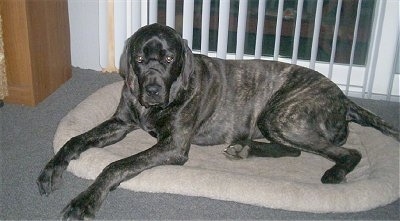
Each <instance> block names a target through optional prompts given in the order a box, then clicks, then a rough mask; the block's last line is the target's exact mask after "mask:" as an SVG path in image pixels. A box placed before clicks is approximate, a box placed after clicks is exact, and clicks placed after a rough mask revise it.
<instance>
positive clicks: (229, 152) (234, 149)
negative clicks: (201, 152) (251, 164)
mask: <svg viewBox="0 0 400 221" xmlns="http://www.w3.org/2000/svg"><path fill="white" fill-rule="evenodd" d="M249 149H250V147H249V146H247V145H246V146H242V145H240V144H232V145H229V146H228V147H227V148H225V150H224V154H225V156H226V157H227V158H228V159H236V160H237V159H245V158H247V157H248V156H249Z"/></svg>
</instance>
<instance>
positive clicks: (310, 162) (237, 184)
mask: <svg viewBox="0 0 400 221" xmlns="http://www.w3.org/2000/svg"><path fill="white" fill-rule="evenodd" d="M122 84H123V83H122V82H116V83H113V84H110V85H108V86H105V87H103V88H101V89H99V90H98V91H97V92H95V93H94V94H92V95H91V96H89V97H88V98H86V99H85V100H84V101H82V102H81V103H80V104H79V105H78V106H77V107H75V108H74V109H73V110H71V111H70V112H69V113H68V114H67V115H66V116H65V117H64V118H63V119H62V121H61V122H60V124H59V126H58V129H57V131H56V134H55V138H54V151H55V152H57V151H58V150H59V149H60V148H61V147H62V145H63V144H64V143H65V142H66V141H68V140H69V139H70V138H71V137H73V136H76V135H79V134H81V133H83V132H85V131H87V130H89V129H91V128H93V127H94V126H96V125H98V124H99V123H101V122H103V121H104V120H106V119H108V118H109V117H111V115H112V114H113V113H114V110H115V108H116V107H117V104H118V102H119V98H120V92H121V88H122ZM350 131H351V133H350V135H349V138H348V141H347V143H346V144H345V146H346V147H348V148H353V149H357V150H359V151H360V152H361V153H362V155H363V158H362V160H361V162H360V164H359V165H358V166H357V167H356V168H355V169H354V171H352V172H351V173H350V174H348V175H347V182H345V183H343V184H338V185H330V184H322V183H321V182H320V178H321V176H322V175H323V173H324V172H325V171H326V170H327V169H329V168H330V167H331V166H333V162H331V161H328V160H327V159H324V158H322V157H320V156H317V155H313V154H308V153H304V152H303V153H302V154H301V156H300V157H297V158H279V159H273V158H247V159H242V160H230V159H228V158H226V157H225V156H224V154H223V151H224V149H225V148H226V147H227V145H217V146H206V147H204V146H202V147H200V146H196V145H192V148H191V150H190V153H189V161H188V162H187V163H186V164H185V165H184V166H159V167H155V168H153V169H150V170H146V171H144V172H142V173H141V174H139V175H138V176H136V177H135V178H133V179H131V180H128V181H126V182H123V183H121V187H122V188H126V189H129V190H133V191H144V192H153V193H155V192H157V193H159V192H163V193H173V194H181V195H188V196H202V197H208V198H212V199H218V200H226V201H235V202H240V203H245V204H251V205H257V206H264V207H269V208H277V209H285V210H292V211H307V212H318V213H323V212H355V211H363V210H369V209H372V208H375V207H378V206H382V205H386V204H389V203H391V202H393V201H395V200H396V199H398V198H399V143H398V142H397V141H395V140H394V139H392V138H390V137H386V136H384V135H382V134H381V133H380V132H379V131H376V130H374V129H371V128H365V127H361V126H359V125H356V124H350ZM155 143H156V140H155V139H154V138H152V137H151V136H150V135H148V134H147V133H145V132H144V131H142V130H137V131H134V132H132V133H130V134H128V136H127V137H126V138H125V139H124V140H122V141H120V142H118V143H116V144H114V145H111V146H108V147H105V148H102V149H100V148H92V149H89V150H88V151H86V152H84V153H82V154H81V157H80V158H79V159H77V160H73V161H71V163H70V165H69V167H68V171H70V172H72V173H73V174H75V175H76V176H78V177H82V178H86V179H95V177H97V175H98V174H99V173H100V172H101V171H102V169H103V168H104V167H105V166H107V165H108V164H109V163H111V162H113V161H116V160H118V159H121V158H124V157H127V156H130V155H132V154H135V153H137V152H139V151H142V150H145V149H147V148H149V147H151V146H152V145H153V144H155Z"/></svg>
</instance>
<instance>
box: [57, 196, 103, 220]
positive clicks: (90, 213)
mask: <svg viewBox="0 0 400 221" xmlns="http://www.w3.org/2000/svg"><path fill="white" fill-rule="evenodd" d="M101 202H102V200H101V194H99V193H96V192H95V191H90V190H86V191H85V192H82V193H81V194H79V195H78V196H77V197H76V198H75V199H73V200H72V201H71V202H70V203H69V204H68V205H67V206H66V207H65V208H64V209H63V211H62V212H61V214H62V219H63V220H84V219H94V215H95V212H96V211H97V210H98V209H99V207H100V205H101Z"/></svg>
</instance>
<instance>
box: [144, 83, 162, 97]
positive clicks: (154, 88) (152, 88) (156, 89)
mask: <svg viewBox="0 0 400 221" xmlns="http://www.w3.org/2000/svg"><path fill="white" fill-rule="evenodd" d="M160 90H161V86H159V85H155V84H151V85H147V86H146V92H147V94H148V95H158V93H160Z"/></svg>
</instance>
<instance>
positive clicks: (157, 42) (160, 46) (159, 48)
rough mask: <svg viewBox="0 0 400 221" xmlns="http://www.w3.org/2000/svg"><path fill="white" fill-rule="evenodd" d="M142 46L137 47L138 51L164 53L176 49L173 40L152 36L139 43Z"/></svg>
mask: <svg viewBox="0 0 400 221" xmlns="http://www.w3.org/2000/svg"><path fill="white" fill-rule="evenodd" d="M141 45H142V47H140V48H138V51H137V52H139V53H144V54H154V53H166V52H172V53H174V52H175V51H176V48H177V45H176V44H174V43H173V42H168V41H167V40H166V39H163V38H159V37H152V38H150V39H148V40H146V41H144V43H142V44H141Z"/></svg>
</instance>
